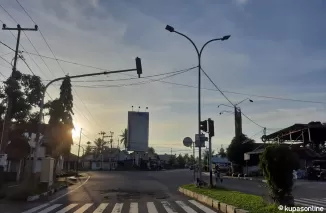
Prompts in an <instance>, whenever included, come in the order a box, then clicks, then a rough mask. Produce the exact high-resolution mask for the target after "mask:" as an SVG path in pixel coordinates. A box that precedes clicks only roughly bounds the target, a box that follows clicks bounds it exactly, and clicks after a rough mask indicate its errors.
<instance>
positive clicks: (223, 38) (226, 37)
mask: <svg viewBox="0 0 326 213" xmlns="http://www.w3.org/2000/svg"><path fill="white" fill-rule="evenodd" d="M230 37H231V35H226V36H223V37H222V39H221V40H222V41H225V40H228V39H229V38H230Z"/></svg>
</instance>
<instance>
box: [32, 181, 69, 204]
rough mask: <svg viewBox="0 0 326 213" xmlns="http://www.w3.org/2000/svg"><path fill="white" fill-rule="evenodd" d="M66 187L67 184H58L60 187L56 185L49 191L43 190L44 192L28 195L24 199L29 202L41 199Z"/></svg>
mask: <svg viewBox="0 0 326 213" xmlns="http://www.w3.org/2000/svg"><path fill="white" fill-rule="evenodd" d="M67 187H68V185H66V186H60V187H58V188H56V189H52V190H50V191H47V192H44V193H42V194H39V195H33V196H28V197H27V199H26V201H27V202H31V201H35V200H39V199H41V198H43V197H46V196H50V195H53V194H54V193H56V192H58V191H60V190H62V189H64V188H67Z"/></svg>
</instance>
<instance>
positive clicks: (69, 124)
mask: <svg viewBox="0 0 326 213" xmlns="http://www.w3.org/2000/svg"><path fill="white" fill-rule="evenodd" d="M45 107H46V108H47V109H48V115H49V116H50V119H49V131H53V130H54V129H56V130H57V131H62V132H57V134H50V135H51V137H50V143H49V147H50V151H51V152H52V155H55V156H58V155H60V154H64V155H66V154H69V153H70V149H71V145H72V144H73V140H72V132H71V131H72V129H73V128H74V126H73V119H72V115H73V96H72V88H71V82H70V78H69V77H68V76H67V77H66V78H65V79H64V80H63V82H62V85H61V87H60V97H59V98H57V99H54V100H53V101H49V102H48V103H47V104H46V105H45ZM63 126H64V127H63ZM65 133H66V134H65ZM63 135H65V137H63Z"/></svg>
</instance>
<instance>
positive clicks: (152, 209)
mask: <svg viewBox="0 0 326 213" xmlns="http://www.w3.org/2000/svg"><path fill="white" fill-rule="evenodd" d="M147 210H148V212H150V213H158V211H157V209H156V207H155V205H154V203H153V202H147Z"/></svg>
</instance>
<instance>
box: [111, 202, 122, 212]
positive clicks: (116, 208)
mask: <svg viewBox="0 0 326 213" xmlns="http://www.w3.org/2000/svg"><path fill="white" fill-rule="evenodd" d="M122 206H123V203H116V204H115V205H114V208H113V210H112V212H111V213H121V212H122Z"/></svg>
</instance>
